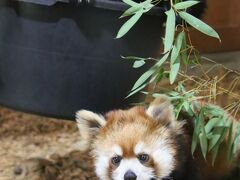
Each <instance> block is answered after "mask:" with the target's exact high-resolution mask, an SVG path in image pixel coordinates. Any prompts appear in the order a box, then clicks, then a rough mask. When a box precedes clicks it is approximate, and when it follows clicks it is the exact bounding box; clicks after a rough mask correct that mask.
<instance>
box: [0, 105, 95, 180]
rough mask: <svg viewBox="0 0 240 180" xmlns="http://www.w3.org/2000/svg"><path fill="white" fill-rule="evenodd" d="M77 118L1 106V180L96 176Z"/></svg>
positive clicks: (80, 179)
mask: <svg viewBox="0 0 240 180" xmlns="http://www.w3.org/2000/svg"><path fill="white" fill-rule="evenodd" d="M78 138H79V135H78V130H77V127H76V124H75V122H70V121H64V120H56V119H51V118H46V117H41V116H36V115H31V114H26V113H21V112H17V111H14V110H10V109H7V108H2V107H1V108H0V180H13V179H14V180H15V179H16V180H55V179H57V180H63V179H64V180H87V179H93V180H94V179H96V177H95V174H94V171H93V164H92V161H91V159H90V157H89V156H88V154H87V153H85V154H83V153H81V152H79V151H78V150H77V149H78V148H77V142H78Z"/></svg>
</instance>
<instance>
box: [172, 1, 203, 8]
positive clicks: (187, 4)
mask: <svg viewBox="0 0 240 180" xmlns="http://www.w3.org/2000/svg"><path fill="white" fill-rule="evenodd" d="M198 3H199V1H185V2H179V3H177V4H175V5H174V8H175V9H177V10H180V9H187V8H189V7H192V6H194V5H196V4H198Z"/></svg>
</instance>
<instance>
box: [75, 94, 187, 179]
mask: <svg viewBox="0 0 240 180" xmlns="http://www.w3.org/2000/svg"><path fill="white" fill-rule="evenodd" d="M105 117H106V118H104V117H103V116H100V115H97V114H95V113H93V112H90V111H86V110H81V111H78V112H77V122H78V127H79V130H80V135H81V141H80V147H81V148H82V150H87V149H88V148H89V147H90V146H91V148H92V152H93V155H94V158H95V168H96V173H97V176H98V177H99V178H100V179H104V180H151V179H162V178H167V177H168V176H169V175H170V173H171V172H172V171H173V170H174V169H175V168H176V166H177V164H178V162H177V158H176V156H177V146H178V145H177V142H176V138H175V137H176V136H177V135H178V134H180V133H181V127H182V123H181V122H178V121H175V119H174V112H173V106H172V105H171V103H170V102H169V100H168V97H166V96H164V95H162V96H161V97H159V98H157V99H156V100H155V101H153V103H151V104H150V106H149V107H148V108H147V109H144V108H143V107H133V108H131V109H129V110H116V111H111V112H109V113H107V114H106V116H105Z"/></svg>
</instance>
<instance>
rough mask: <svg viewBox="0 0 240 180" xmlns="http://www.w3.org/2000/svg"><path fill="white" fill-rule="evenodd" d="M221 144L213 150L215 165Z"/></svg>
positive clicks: (213, 162)
mask: <svg viewBox="0 0 240 180" xmlns="http://www.w3.org/2000/svg"><path fill="white" fill-rule="evenodd" d="M218 150H219V145H218V146H216V147H215V148H214V149H213V150H212V166H214V164H215V161H216V158H217V155H218Z"/></svg>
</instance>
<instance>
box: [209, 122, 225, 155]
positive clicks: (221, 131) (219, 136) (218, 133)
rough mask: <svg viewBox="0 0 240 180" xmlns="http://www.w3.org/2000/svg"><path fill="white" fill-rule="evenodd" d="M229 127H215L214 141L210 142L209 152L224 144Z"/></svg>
mask: <svg viewBox="0 0 240 180" xmlns="http://www.w3.org/2000/svg"><path fill="white" fill-rule="evenodd" d="M227 129H228V128H227V127H215V128H214V130H213V135H212V139H211V140H210V142H209V149H208V150H209V151H211V150H212V149H213V148H214V147H215V146H217V145H219V144H221V143H222V141H223V140H224V138H225V135H226V133H227Z"/></svg>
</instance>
